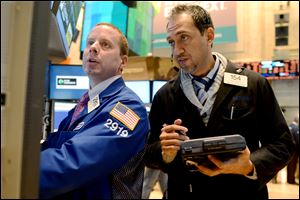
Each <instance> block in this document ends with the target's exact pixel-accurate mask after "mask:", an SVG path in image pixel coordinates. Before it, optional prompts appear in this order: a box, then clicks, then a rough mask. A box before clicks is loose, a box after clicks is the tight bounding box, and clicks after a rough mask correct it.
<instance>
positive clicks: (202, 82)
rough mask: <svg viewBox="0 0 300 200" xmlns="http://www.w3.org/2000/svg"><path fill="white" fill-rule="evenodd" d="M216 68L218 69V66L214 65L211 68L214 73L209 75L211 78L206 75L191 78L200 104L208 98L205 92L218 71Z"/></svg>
mask: <svg viewBox="0 0 300 200" xmlns="http://www.w3.org/2000/svg"><path fill="white" fill-rule="evenodd" d="M218 69H219V66H218V67H217V68H216V67H214V68H213V70H214V72H213V73H214V74H213V76H212V77H211V79H210V78H209V77H207V76H206V77H203V78H201V77H193V79H192V82H193V86H194V90H195V93H196V96H197V97H198V99H199V101H200V103H201V104H202V105H204V104H205V102H206V100H207V98H208V93H207V92H208V90H209V88H210V86H212V84H213V83H214V81H215V78H216V76H217V73H218Z"/></svg>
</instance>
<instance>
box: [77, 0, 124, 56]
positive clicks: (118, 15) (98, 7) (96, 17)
mask: <svg viewBox="0 0 300 200" xmlns="http://www.w3.org/2000/svg"><path fill="white" fill-rule="evenodd" d="M127 15H128V7H127V6H126V5H125V4H123V3H122V2H121V1H85V2H84V18H83V26H82V38H81V44H80V52H81V53H80V58H82V53H83V51H84V49H85V47H86V39H87V36H88V34H89V33H90V31H91V30H92V28H93V27H94V26H95V25H96V24H98V23H101V22H107V23H110V24H113V25H114V26H116V27H117V28H118V29H120V31H121V32H122V33H123V34H124V35H125V36H126V33H127Z"/></svg>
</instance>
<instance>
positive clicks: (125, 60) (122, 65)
mask: <svg viewBox="0 0 300 200" xmlns="http://www.w3.org/2000/svg"><path fill="white" fill-rule="evenodd" d="M127 62H128V56H127V55H122V56H121V64H120V70H121V71H123V69H124V68H125V67H126V65H127Z"/></svg>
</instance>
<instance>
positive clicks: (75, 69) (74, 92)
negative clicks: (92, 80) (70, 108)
mask: <svg viewBox="0 0 300 200" xmlns="http://www.w3.org/2000/svg"><path fill="white" fill-rule="evenodd" d="M49 81H50V84H49V86H50V89H49V99H61V100H77V99H80V97H81V96H82V95H83V94H84V92H86V91H87V90H88V89H89V78H88V76H87V75H86V74H85V72H84V71H83V69H82V66H81V65H51V66H50V69H49Z"/></svg>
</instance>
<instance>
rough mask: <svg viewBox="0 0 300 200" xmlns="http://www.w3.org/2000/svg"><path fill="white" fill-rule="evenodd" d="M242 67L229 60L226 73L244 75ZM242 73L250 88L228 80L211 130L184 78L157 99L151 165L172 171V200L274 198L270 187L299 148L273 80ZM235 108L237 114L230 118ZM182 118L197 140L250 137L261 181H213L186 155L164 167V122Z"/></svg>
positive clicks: (152, 118)
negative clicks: (190, 169)
mask: <svg viewBox="0 0 300 200" xmlns="http://www.w3.org/2000/svg"><path fill="white" fill-rule="evenodd" d="M237 69H238V68H237V67H236V66H234V64H233V63H231V62H230V61H228V65H227V67H226V70H225V71H226V72H230V73H235V74H238V72H237ZM239 74H240V75H245V76H247V77H248V87H246V88H245V87H239V86H235V85H229V84H224V82H222V83H221V86H220V88H219V91H218V93H217V97H216V99H215V102H214V105H213V109H212V112H211V115H210V119H209V122H208V125H207V126H205V125H204V123H203V121H202V119H201V116H200V114H199V111H198V109H197V108H196V107H195V106H194V105H193V104H192V103H190V101H189V100H188V99H187V98H186V96H185V95H184V93H183V91H182V89H181V87H180V76H178V77H177V78H175V79H174V80H171V81H169V82H168V83H167V84H166V85H164V86H163V87H162V88H161V89H160V90H159V91H158V92H157V94H156V96H155V97H154V100H153V103H152V107H151V111H150V114H149V118H150V125H151V134H150V137H149V141H148V148H147V165H148V166H149V167H154V168H161V169H162V170H164V171H165V172H167V173H168V175H169V181H168V194H167V197H168V198H175V199H177V198H178V199H185V198H199V197H207V198H210V199H216V198H220V199H227V198H228V199H233V198H237V199H247V198H248V199H267V198H268V193H267V187H266V183H267V182H268V181H270V180H271V179H272V177H273V176H274V175H275V174H276V173H277V172H278V171H279V170H280V169H282V168H283V167H284V166H285V165H286V164H287V162H288V161H289V159H290V157H291V155H292V153H293V151H294V149H295V146H294V143H293V141H292V138H291V134H290V132H289V128H288V126H287V124H286V121H285V119H284V117H283V115H282V112H281V110H280V107H279V105H278V103H277V101H276V98H275V96H274V93H273V91H272V89H271V87H270V85H269V83H268V81H267V80H266V79H265V78H263V77H262V76H261V75H259V74H258V73H255V72H253V71H250V70H247V69H243V70H242V72H240V73H239ZM232 105H234V106H235V112H234V115H233V118H232V119H230V111H231V106H232ZM177 118H180V119H182V121H183V126H185V127H187V128H188V130H189V131H188V133H187V135H188V136H189V137H190V138H191V139H193V138H202V137H209V136H219V135H230V134H240V135H242V136H244V137H245V139H246V142H247V146H248V148H249V149H250V151H251V161H252V162H253V163H254V165H255V168H256V171H257V175H258V180H251V179H249V178H246V177H244V176H241V175H218V176H215V177H208V176H206V175H203V174H201V173H200V172H196V173H191V172H188V171H187V169H186V167H185V164H184V162H183V161H182V158H181V155H180V152H179V153H178V154H177V156H176V158H175V160H174V161H173V162H171V163H170V164H164V162H163V161H162V156H161V147H160V143H159V135H160V134H161V131H160V130H161V128H162V125H163V124H164V123H167V124H173V122H174V120H175V119H177ZM191 190H192V192H190V191H191ZM204 199H205V198H204Z"/></svg>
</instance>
